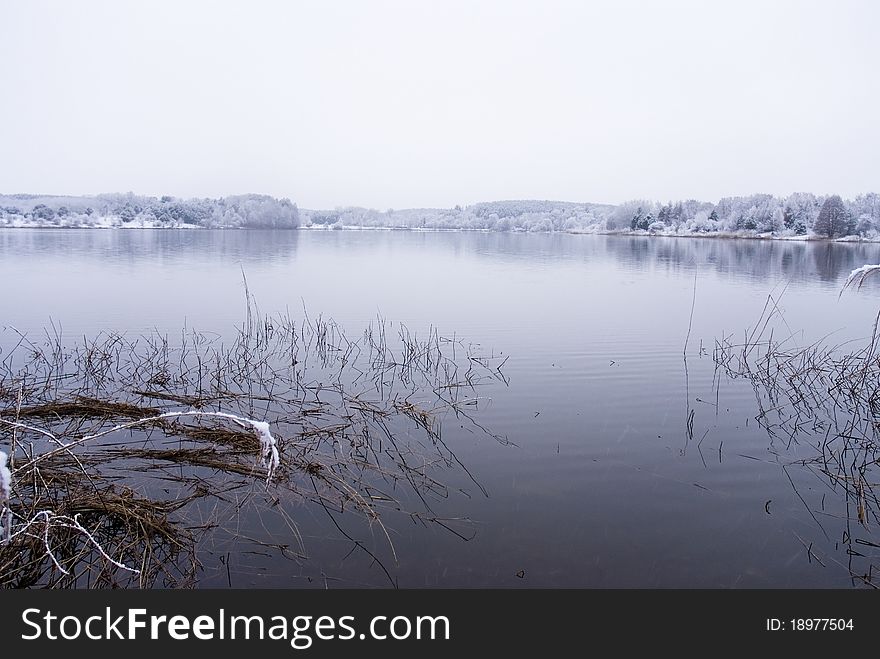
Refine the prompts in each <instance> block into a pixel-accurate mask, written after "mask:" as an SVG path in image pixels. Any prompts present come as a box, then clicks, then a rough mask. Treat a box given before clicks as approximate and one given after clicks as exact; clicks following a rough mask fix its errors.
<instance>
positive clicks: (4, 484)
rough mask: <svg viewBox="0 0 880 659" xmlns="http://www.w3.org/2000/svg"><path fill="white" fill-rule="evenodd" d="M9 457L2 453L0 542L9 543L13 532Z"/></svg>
mask: <svg viewBox="0 0 880 659" xmlns="http://www.w3.org/2000/svg"><path fill="white" fill-rule="evenodd" d="M8 459H9V456H7V455H6V453H5V452H3V451H0V542H4V541H8V540H9V535H10V533H11V531H12V511H11V510H10V509H9V506H8V502H9V497H10V496H12V473H11V472H10V471H9V467H8V466H7V460H8Z"/></svg>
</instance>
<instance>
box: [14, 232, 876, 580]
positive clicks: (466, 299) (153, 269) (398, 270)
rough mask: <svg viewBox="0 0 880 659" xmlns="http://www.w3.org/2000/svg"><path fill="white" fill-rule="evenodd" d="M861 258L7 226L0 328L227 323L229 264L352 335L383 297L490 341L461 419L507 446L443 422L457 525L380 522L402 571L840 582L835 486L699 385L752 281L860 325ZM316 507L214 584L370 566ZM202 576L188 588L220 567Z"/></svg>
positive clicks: (783, 250) (466, 239) (734, 387)
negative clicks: (487, 370)
mask: <svg viewBox="0 0 880 659" xmlns="http://www.w3.org/2000/svg"><path fill="white" fill-rule="evenodd" d="M878 262H880V246H876V245H844V244H825V243H821V244H820V243H816V244H805V243H800V242H781V241H777V242H769V241H766V242H765V241H750V240H742V241H733V240H713V239H671V238H645V237H615V236H576V235H505V234H481V233H408V232H309V231H298V232H297V231H289V232H273V231H265V232H263V231H97V230H95V231H79V230H73V231H39V230H5V231H0V281H3V282H5V286H4V290H3V315H2V320H0V325H4V326H7V327H9V326H14V327H15V328H16V329H17V330H18V331H20V332H23V333H26V334H28V335H29V336H41V335H42V333H43V331H44V328H45V327H46V326H48V325H49V324H50V323H55V325H56V326H60V327H62V328H63V334H64V336H65V337H67V338H68V339H69V340H74V339H75V337H78V336H82V335H93V334H95V333H97V332H99V331H102V330H112V331H124V332H126V333H127V334H133V335H137V334H139V333H145V332H151V331H154V330H159V331H160V332H168V333H169V334H170V335H175V334H179V333H180V330H181V328H182V327H184V326H186V327H191V328H196V329H199V330H203V331H206V332H217V333H219V334H225V333H227V332H231V331H232V329H233V328H234V327H235V326H236V325H239V324H240V323H241V321H242V319H243V316H244V311H245V309H244V295H243V287H242V274H241V273H242V269H243V270H244V271H245V272H246V275H247V279H248V284H249V287H250V290H251V292H252V293H253V294H254V295H255V297H256V299H257V301H258V302H259V305H260V308H261V310H262V311H263V312H264V313H267V314H273V313H276V312H285V311H289V313H290V314H291V315H293V316H298V315H301V314H302V313H303V309H307V310H308V313H309V314H310V315H311V316H317V315H319V314H321V315H323V316H324V317H332V318H333V319H335V320H336V321H337V322H338V323H339V324H340V325H342V326H343V327H345V328H346V329H347V330H349V331H351V332H353V333H357V332H358V331H360V330H361V329H362V328H363V327H364V326H365V325H366V324H367V323H369V322H370V321H371V320H374V319H375V318H376V317H377V315H381V316H382V317H385V318H387V319H388V320H390V321H399V322H403V323H405V324H406V325H407V326H408V327H409V328H410V329H412V330H415V331H419V332H425V331H427V329H428V328H429V327H431V326H434V327H437V328H439V330H440V332H441V334H444V335H446V336H452V335H453V334H454V335H455V336H456V337H463V338H464V339H466V340H467V341H468V342H473V343H479V344H480V345H481V346H482V348H483V350H484V351H485V352H494V353H495V354H498V355H500V354H503V355H506V356H509V359H508V361H507V362H506V363H505V366H504V373H505V375H506V376H507V378H509V384H508V385H507V386H505V385H503V384H501V383H499V384H498V385H496V386H493V387H491V388H490V389H488V390H487V391H486V392H485V397H486V399H485V400H484V401H483V405H482V409H481V410H480V413H479V421H480V423H482V424H484V425H485V426H487V427H489V428H491V430H492V431H493V432H495V433H498V434H501V435H504V436H506V437H507V438H508V439H509V440H510V442H512V445H503V444H500V443H498V442H495V441H493V440H491V439H488V438H485V437H476V436H475V435H474V434H473V433H471V432H469V431H468V432H465V430H464V429H462V428H460V427H457V426H456V424H455V423H454V422H448V423H446V425H445V426H444V439H445V441H446V442H447V443H448V444H449V445H450V448H452V449H453V450H454V451H455V452H456V454H457V455H458V458H459V459H460V460H461V461H462V463H464V464H465V465H467V467H468V469H469V470H470V472H471V473H472V474H473V475H474V476H475V477H476V478H477V480H479V482H480V483H481V485H482V486H483V487H484V488H485V489H486V491H487V493H488V496H483V495H482V494H481V493H480V492H479V491H478V490H475V489H474V488H472V487H471V488H470V490H469V491H468V493H467V495H464V494H461V495H459V493H458V491H457V490H455V491H454V493H453V494H454V496H450V498H449V499H448V500H447V501H443V502H441V504H439V506H440V510H439V514H445V515H448V516H450V517H467V518H470V520H472V523H471V524H470V528H471V530H472V532H473V533H475V535H474V537H473V539H472V540H470V541H467V542H465V541H463V540H461V539H459V538H458V537H456V536H454V535H453V534H450V533H448V532H445V531H443V530H442V529H440V528H438V527H428V528H425V527H422V526H421V525H416V524H411V525H405V524H404V525H400V526H398V527H396V528H394V529H393V533H394V536H395V545H396V549H397V554H398V558H399V561H398V564H397V565H393V566H390V570H391V572H392V574H393V577H394V579H395V580H396V581H397V583H398V584H399V585H401V586H407V587H458V586H464V587H481V586H511V587H539V586H544V587H699V588H704V587H713V588H714V587H770V588H798V587H850V586H852V585H853V581H852V579H851V576H850V572H849V568H848V566H849V565H850V561H851V558H852V557H851V556H849V555H847V553H846V551H845V548H844V546H843V545H842V544H841V543H840V542H839V541H840V540H841V535H842V531H843V529H844V526H843V521H842V520H841V519H840V518H839V516H838V515H839V513H840V512H841V508H840V507H841V506H842V505H843V502H842V501H835V496H836V495H835V493H834V492H833V491H832V490H831V489H830V488H829V487H828V486H827V485H826V484H825V483H824V482H823V481H822V480H821V479H820V478H817V476H816V474H815V473H814V472H813V471H811V470H809V469H806V468H802V467H800V468H799V467H798V466H797V465H794V466H789V467H788V476H791V480H789V478H788V476H787V475H786V473H785V471H783V465H788V464H789V463H792V462H794V461H796V460H797V459H799V458H800V457H803V455H802V454H799V453H798V450H799V449H798V448H797V447H788V448H787V447H785V446H781V447H780V446H779V445H778V442H777V443H775V444H774V443H773V442H771V441H770V439H769V438H768V436H767V434H766V433H765V432H764V431H762V430H761V429H760V428H759V427H758V426H757V424H756V423H755V420H754V417H755V415H756V414H757V408H756V402H755V396H754V393H753V391H752V389H751V387H750V386H749V385H748V384H747V383H745V382H742V381H740V380H736V381H733V380H728V379H725V378H722V379H721V381H720V386H719V387H718V389H717V391H716V388H715V383H717V382H718V380H716V378H717V374H716V370H715V364H714V361H713V358H712V352H713V348H714V344H715V341H716V339H720V338H721V337H724V336H730V337H733V338H734V339H736V340H738V339H739V338H740V337H742V335H743V332H744V330H745V329H746V328H748V327H750V326H751V325H753V324H754V323H755V321H757V319H758V317H759V316H760V314H761V311H762V308H763V307H764V304H765V302H766V300H767V296H768V294H771V293H772V294H774V295H775V296H777V297H780V298H781V301H780V307H781V309H782V311H783V312H784V318H785V322H786V323H787V325H788V327H789V328H790V330H791V331H794V332H795V335H796V340H797V341H798V342H809V341H813V340H816V339H820V338H822V337H824V336H826V335H828V336H830V338H829V340H830V341H832V342H833V343H842V342H844V341H847V340H853V339H855V340H859V341H864V340H865V339H866V337H868V336H869V335H870V332H871V327H872V323H873V321H874V318H875V315H876V314H877V311H878V309H880V294H878V293H880V289H878V288H877V287H876V286H867V287H866V288H863V289H862V290H861V291H859V292H857V293H847V294H844V295H843V296H841V297H838V294H839V292H840V288H841V285H842V283H843V281H844V280H845V278H846V276H847V274H848V273H849V272H850V270H851V269H853V268H855V267H858V266H860V265H862V264H865V263H878ZM695 287H696V288H695ZM695 291H696V292H695ZM692 305H693V319H692V326H691V329H690V337H689V340H688V348H687V351H686V355H687V360H686V361H685V359H684V356H683V348H684V345H685V337H686V336H687V333H688V325H689V319H690V317H691V310H692ZM4 336H5V337H6V339H8V337H9V335H8V332H7V333H6V334H4ZM716 396H717V402H718V404H717V406H716V405H715V402H716ZM692 410H693V426H692V429H693V433H692V438H691V436H690V435H689V433H688V427H687V422H688V417H689V416H690V414H691V411H692ZM451 478H453V480H454V479H455V478H457V476H455V475H451ZM463 483H464V481H463ZM463 489H464V485H463ZM802 498H803V500H801V499H802ZM768 501H769V502H771V503H770V504H769V505H767V502H768ZM808 508H809V510H808ZM768 511H769V512H768ZM811 512H812V513H813V514H811ZM304 517H305V516H304ZM814 518H815V519H814ZM322 524H326V520H324V522H322V521H320V520H318V519H311V518H309V519H303V520H302V527H301V528H302V532H303V535H304V540H305V543H306V547H307V549H309V556H310V557H309V558H308V559H306V560H305V561H303V563H302V564H291V567H290V570H289V571H285V572H282V573H281V574H278V573H277V570H276V572H274V573H273V575H272V577H271V580H269V577H265V576H261V575H263V572H260V571H259V570H256V569H254V570H250V569H249V566H253V565H258V564H259V560H260V559H259V558H252V559H251V558H246V557H245V558H242V559H241V561H240V562H239V563H237V571H236V573H235V581H234V583H233V585H237V586H246V585H257V586H260V585H262V586H300V585H309V584H312V585H315V584H319V585H324V582H321V581H320V579H316V576H319V575H325V576H326V575H330V576H331V577H332V578H333V579H334V581H332V582H331V585H333V584H337V583H338V584H341V585H383V584H385V585H387V580H386V579H385V577H384V575H382V574H381V573H380V572H379V571H378V570H377V569H376V568H375V566H371V564H370V561H368V560H365V559H364V558H363V557H361V558H358V557H357V556H348V557H346V554H348V553H349V551H350V547H348V546H346V545H345V543H340V542H338V540H334V539H332V538H331V537H330V536H329V534H328V532H327V530H326V528H322ZM866 537H868V536H866ZM875 541H876V539H875ZM810 545H812V552H814V554H815V555H816V556H820V557H821V559H822V560H821V562H820V561H819V560H817V559H816V558H815V557H813V556H808V552H807V549H806V548H807V547H808V546H810ZM866 549H870V547H869V546H866ZM866 553H869V552H866ZM861 560H863V561H864V564H863V565H861V566H856V567H857V569H860V570H861V569H863V570H864V571H867V569H868V566H869V564H870V563H871V562H872V559H871V558H870V557H869V558H866V559H861ZM823 563H824V565H823ZM211 574H212V573H210V572H206V577H205V581H204V584H205V585H219V586H223V585H226V580H227V575H226V573H225V572H224V573H223V575H222V578H221V577H219V576H218V577H216V578H215V577H212V576H211ZM309 579H311V580H309ZM336 580H338V581H336Z"/></svg>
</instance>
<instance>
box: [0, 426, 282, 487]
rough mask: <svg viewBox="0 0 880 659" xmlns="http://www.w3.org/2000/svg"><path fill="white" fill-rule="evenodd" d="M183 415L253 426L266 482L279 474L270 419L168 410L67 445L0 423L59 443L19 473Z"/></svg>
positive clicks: (86, 436)
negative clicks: (60, 455)
mask: <svg viewBox="0 0 880 659" xmlns="http://www.w3.org/2000/svg"><path fill="white" fill-rule="evenodd" d="M183 416H191V417H216V418H221V419H229V420H230V421H232V422H234V423H236V424H238V425H239V426H241V427H242V428H251V429H252V430H253V431H254V433H255V434H256V436H257V439H259V441H260V460H261V462H262V464H263V466H264V467H265V468H266V472H267V473H266V482H267V483H268V482H269V481H271V480H272V476H274V475H275V470H276V469H277V468H278V466H279V465H280V464H281V459H280V457H279V455H278V444H277V442H276V441H275V437H274V436H273V435H272V432H271V430H270V429H269V424H268V423H267V422H266V421H256V420H254V419H249V418H247V417H243V416H238V415H236V414H230V413H229V412H204V411H201V410H189V411H186V412H165V413H164V414H159V415H156V416H150V417H146V418H143V419H136V420H134V421H128V422H126V423H120V424H118V425H116V426H113V427H112V428H107V429H106V430H102V431H101V432H98V433H95V434H93V435H85V436H83V437H80V438H78V439H75V440H73V441H71V442H68V443H67V444H64V443H62V442H61V441H60V440H59V439H58V438H57V437H55V435H53V434H52V433H50V432H48V431H46V430H42V429H40V428H34V427H33V426H29V425H26V424H23V423H19V422H17V421H7V420H6V419H0V422H2V423H4V424H6V425H8V426H12V427H15V428H21V429H22V430H30V431H33V432H37V433H40V434H42V435H44V436H47V437H48V438H49V439H51V440H53V441H55V442H56V443H58V444H59V446H58V447H57V448H54V449H52V450H51V451H46V452H45V453H41V454H40V455H38V456H36V457H34V458H33V459H32V460H30V461H29V462H27V463H26V464H23V465H21V466H20V467H16V472H19V471H22V470H26V469H29V468H31V467H33V466H34V465H35V464H37V463H38V462H40V461H42V460H45V459H46V458H49V457H51V456H53V455H57V454H58V453H61V452H63V451H70V450H71V449H72V448H74V447H76V446H79V445H80V444H84V443H86V442H88V441H91V440H93V439H97V438H99V437H103V436H104V435H109V434H110V433H114V432H117V431H120V430H127V429H129V428H135V427H137V426H139V425H142V424H145V423H151V422H155V421H162V420H164V419H174V418H179V417H183Z"/></svg>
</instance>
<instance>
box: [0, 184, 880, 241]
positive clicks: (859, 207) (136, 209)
mask: <svg viewBox="0 0 880 659" xmlns="http://www.w3.org/2000/svg"><path fill="white" fill-rule="evenodd" d="M0 227H131V228H163V227H168V228H176V227H205V228H215V227H229V228H310V229H353V228H354V229H379V228H396V229H425V230H443V229H447V230H477V231H529V232H554V231H557V232H558V231H562V232H573V233H609V232H624V233H630V232H631V233H645V234H659V235H740V236H762V237H781V238H785V237H790V238H797V237H803V238H809V237H816V238H846V237H853V238H855V237H858V238H862V239H868V240H880V195H878V194H876V193H869V194H862V195H859V196H857V197H855V198H854V199H846V200H844V199H841V198H840V197H839V196H837V195H830V196H822V195H814V194H811V193H803V192H799V193H795V194H791V195H789V196H787V197H776V196H773V195H769V194H756V195H751V196H747V197H725V198H724V199H721V200H719V201H718V202H717V203H709V202H702V201H695V200H687V201H669V202H656V201H647V200H634V201H629V202H626V203H623V204H619V205H617V206H613V205H608V204H590V203H571V202H557V201H495V202H484V203H478V204H472V205H470V206H464V207H462V206H456V207H454V208H448V209H435V208H416V209H406V210H393V209H388V210H385V211H378V210H372V209H366V208H355V207H349V208H336V209H334V210H305V209H298V208H297V206H296V204H295V203H293V202H291V201H290V200H289V199H275V198H273V197H269V196H265V195H240V196H232V197H222V198H219V199H179V198H175V197H167V196H166V197H161V198H157V197H145V196H138V195H135V194H133V193H127V194H104V195H97V196H94V197H52V196H39V195H5V196H3V195H0Z"/></svg>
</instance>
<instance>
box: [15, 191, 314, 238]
mask: <svg viewBox="0 0 880 659" xmlns="http://www.w3.org/2000/svg"><path fill="white" fill-rule="evenodd" d="M299 223H300V219H299V210H298V209H297V207H296V204H294V203H292V202H291V201H290V200H289V199H275V198H273V197H269V196H267V195H254V194H251V195H237V196H232V197H221V198H219V199H178V198H176V197H167V196H166V197H145V196H140V195H136V194H133V193H131V192H129V193H126V194H101V195H96V196H94V197H60V196H43V195H27V194H19V195H0V227H4V226H5V227H101V228H104V227H131V228H183V227H193V228H194V227H204V228H219V227H224V228H261V229H262V228H281V229H295V228H296V227H298V226H299Z"/></svg>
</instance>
